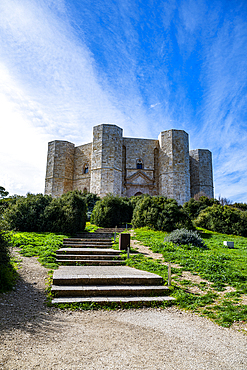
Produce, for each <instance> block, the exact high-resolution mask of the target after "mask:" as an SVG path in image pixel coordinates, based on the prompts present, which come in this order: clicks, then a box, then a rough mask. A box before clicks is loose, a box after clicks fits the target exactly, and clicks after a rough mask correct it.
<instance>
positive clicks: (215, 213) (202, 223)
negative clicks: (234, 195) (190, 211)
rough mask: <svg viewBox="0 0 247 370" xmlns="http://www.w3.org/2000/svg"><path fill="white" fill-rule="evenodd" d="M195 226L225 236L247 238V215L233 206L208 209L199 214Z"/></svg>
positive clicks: (215, 206)
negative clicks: (231, 235) (232, 235)
mask: <svg viewBox="0 0 247 370" xmlns="http://www.w3.org/2000/svg"><path fill="white" fill-rule="evenodd" d="M195 224H196V225H197V226H199V227H203V228H204V229H208V230H212V231H217V232H220V233H223V234H234V235H241V236H247V213H246V212H244V211H240V210H238V209H235V208H232V207H231V206H221V205H213V206H212V207H208V208H206V209H205V210H204V211H202V212H201V213H200V214H199V216H198V217H197V219H196V220H195Z"/></svg>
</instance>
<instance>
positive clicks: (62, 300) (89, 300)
mask: <svg viewBox="0 0 247 370" xmlns="http://www.w3.org/2000/svg"><path fill="white" fill-rule="evenodd" d="M173 300H174V298H173V297H168V296H165V297H83V298H82V297H60V298H54V299H53V300H52V302H51V303H52V304H56V303H99V304H107V303H142V302H143V303H148V302H165V301H173Z"/></svg>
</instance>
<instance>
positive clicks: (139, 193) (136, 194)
mask: <svg viewBox="0 0 247 370" xmlns="http://www.w3.org/2000/svg"><path fill="white" fill-rule="evenodd" d="M142 194H143V193H142V192H141V191H138V192H137V193H135V195H134V196H135V197H138V195H142Z"/></svg>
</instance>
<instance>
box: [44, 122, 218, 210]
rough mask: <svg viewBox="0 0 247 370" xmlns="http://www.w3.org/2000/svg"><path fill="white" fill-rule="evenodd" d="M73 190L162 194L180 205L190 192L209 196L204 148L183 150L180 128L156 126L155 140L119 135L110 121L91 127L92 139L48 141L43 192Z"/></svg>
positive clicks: (185, 147) (186, 143) (185, 142)
mask: <svg viewBox="0 0 247 370" xmlns="http://www.w3.org/2000/svg"><path fill="white" fill-rule="evenodd" d="M74 189H79V190H82V191H87V192H91V193H95V194H98V195H99V196H101V197H103V196H105V195H106V194H108V193H112V194H114V195H120V196H128V197H130V196H132V195H138V194H150V195H164V196H167V197H168V198H174V199H176V200H177V202H178V203H179V204H183V203H184V202H186V201H188V200H189V199H190V198H191V197H196V196H197V195H206V196H208V197H210V198H212V197H213V196H214V191H213V174H212V156H211V152H210V151H209V150H204V149H196V150H191V151H189V140H188V134H187V133H186V132H185V131H183V130H167V131H162V132H161V133H160V135H159V138H158V140H153V139H138V138H126V137H123V130H122V129H121V128H120V127H118V126H116V125H110V124H101V125H98V126H95V127H94V128H93V142H92V143H89V144H85V145H80V146H78V147H75V145H74V144H72V143H70V142H67V141H57V140H55V141H52V142H50V143H49V144H48V155H47V169H46V182H45V194H51V195H52V196H54V197H57V196H60V195H62V194H63V193H65V192H67V191H69V190H74Z"/></svg>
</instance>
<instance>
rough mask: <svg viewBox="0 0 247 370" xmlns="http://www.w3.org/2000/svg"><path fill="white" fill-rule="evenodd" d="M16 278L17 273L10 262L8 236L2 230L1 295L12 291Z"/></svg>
mask: <svg viewBox="0 0 247 370" xmlns="http://www.w3.org/2000/svg"><path fill="white" fill-rule="evenodd" d="M15 278H16V271H15V269H14V267H13V266H12V264H11V260H10V253H9V246H8V238H7V234H6V233H5V232H4V231H3V230H1V229H0V293H3V292H5V291H7V290H10V289H11V288H12V286H13V285H14V283H15Z"/></svg>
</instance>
